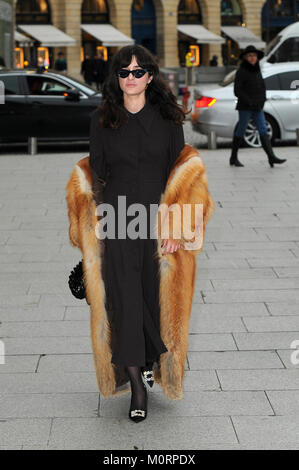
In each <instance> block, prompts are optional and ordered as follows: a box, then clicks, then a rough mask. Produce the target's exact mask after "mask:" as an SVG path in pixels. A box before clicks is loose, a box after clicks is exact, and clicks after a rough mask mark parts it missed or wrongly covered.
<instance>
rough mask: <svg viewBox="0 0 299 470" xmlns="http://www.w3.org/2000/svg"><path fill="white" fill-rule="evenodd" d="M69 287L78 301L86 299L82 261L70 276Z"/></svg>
mask: <svg viewBox="0 0 299 470" xmlns="http://www.w3.org/2000/svg"><path fill="white" fill-rule="evenodd" d="M69 287H70V289H71V292H72V294H73V295H74V296H75V297H76V298H77V299H85V298H86V292H85V286H84V278H83V266H82V260H81V261H80V262H79V263H78V264H77V265H76V266H75V267H74V268H73V270H72V271H71V274H70V275H69Z"/></svg>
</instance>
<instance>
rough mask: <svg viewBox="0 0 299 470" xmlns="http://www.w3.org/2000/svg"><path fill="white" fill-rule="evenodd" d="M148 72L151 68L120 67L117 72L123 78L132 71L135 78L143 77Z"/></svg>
mask: <svg viewBox="0 0 299 470" xmlns="http://www.w3.org/2000/svg"><path fill="white" fill-rule="evenodd" d="M146 72H149V70H147V69H136V70H127V69H120V70H118V72H117V74H118V76H119V77H121V78H127V77H128V76H129V75H130V73H132V75H133V76H134V77H135V78H141V77H143V75H144V74H146ZM149 73H150V72H149Z"/></svg>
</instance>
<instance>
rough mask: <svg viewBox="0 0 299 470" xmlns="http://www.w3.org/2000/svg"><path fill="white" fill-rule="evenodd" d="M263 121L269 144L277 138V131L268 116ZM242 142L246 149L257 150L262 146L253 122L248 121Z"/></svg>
mask: <svg viewBox="0 0 299 470" xmlns="http://www.w3.org/2000/svg"><path fill="white" fill-rule="evenodd" d="M265 119H266V126H267V132H268V136H269V138H270V140H271V142H272V143H273V141H274V139H275V138H276V137H277V129H276V126H275V122H274V121H273V119H271V118H270V117H269V116H265ZM244 142H245V144H246V145H247V146H248V147H253V148H258V147H261V146H262V144H261V139H260V134H259V132H258V130H257V127H256V125H255V124H254V122H253V120H250V121H249V124H248V127H247V129H246V132H245V135H244Z"/></svg>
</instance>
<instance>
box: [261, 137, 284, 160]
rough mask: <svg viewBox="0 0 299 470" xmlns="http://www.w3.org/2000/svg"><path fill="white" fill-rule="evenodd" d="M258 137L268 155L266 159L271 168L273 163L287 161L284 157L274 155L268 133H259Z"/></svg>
mask: <svg viewBox="0 0 299 470" xmlns="http://www.w3.org/2000/svg"><path fill="white" fill-rule="evenodd" d="M260 139H261V144H262V147H263V149H264V151H265V152H266V154H267V156H268V161H269V165H270V166H271V168H273V166H274V163H277V164H280V163H284V162H286V161H287V159H286V158H278V157H276V155H274V152H273V149H272V145H271V141H270V138H269V136H268V134H264V135H260Z"/></svg>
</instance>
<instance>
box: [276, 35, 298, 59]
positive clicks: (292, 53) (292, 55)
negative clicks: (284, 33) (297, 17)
mask: <svg viewBox="0 0 299 470" xmlns="http://www.w3.org/2000/svg"><path fill="white" fill-rule="evenodd" d="M274 54H275V61H276V62H297V61H299V38H298V37H296V38H289V39H286V40H285V41H284V42H283V43H282V44H281V46H280V47H279V48H278V49H277V51H275V53H274Z"/></svg>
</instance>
